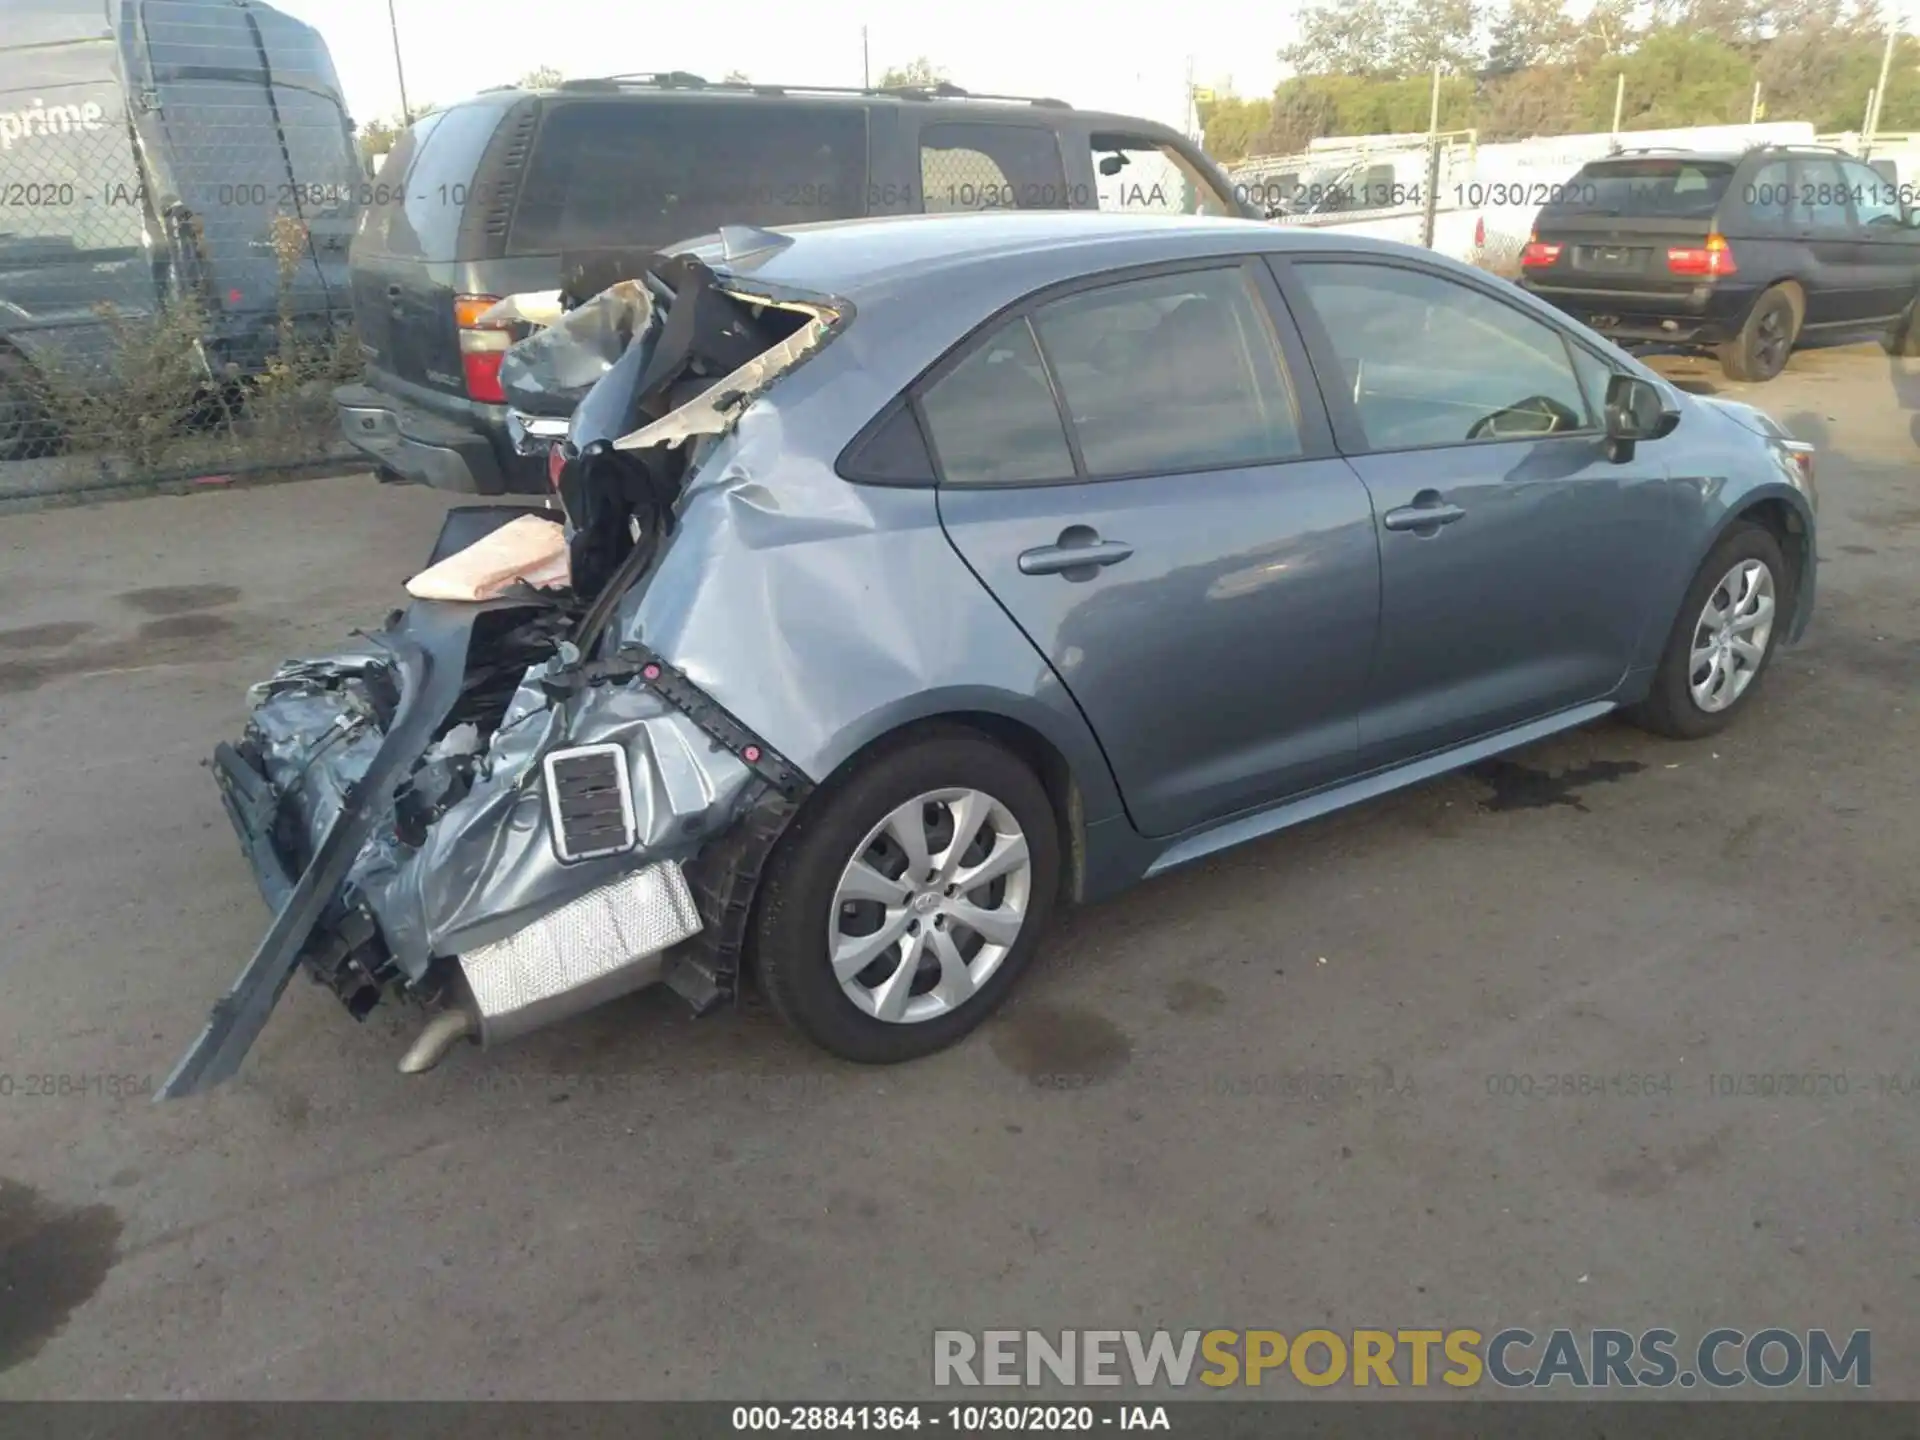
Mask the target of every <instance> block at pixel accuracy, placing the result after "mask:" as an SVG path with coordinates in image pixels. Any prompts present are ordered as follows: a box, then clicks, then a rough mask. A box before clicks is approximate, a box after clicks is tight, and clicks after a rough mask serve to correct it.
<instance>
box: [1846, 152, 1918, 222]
mask: <svg viewBox="0 0 1920 1440" xmlns="http://www.w3.org/2000/svg"><path fill="white" fill-rule="evenodd" d="M1840 169H1841V172H1842V173H1843V174H1844V175H1845V176H1846V179H1847V189H1848V190H1849V191H1851V192H1852V197H1851V198H1852V200H1853V213H1854V214H1856V215H1858V216H1859V217H1860V223H1861V224H1862V225H1879V226H1882V227H1888V226H1894V227H1897V226H1899V225H1900V224H1901V223H1902V221H1903V219H1904V217H1903V216H1902V215H1901V213H1900V187H1899V186H1897V185H1889V184H1888V183H1887V181H1886V179H1885V177H1884V176H1882V175H1881V174H1880V172H1879V171H1878V170H1875V169H1873V168H1872V167H1871V166H1867V165H1862V164H1861V163H1860V162H1859V161H1858V160H1844V161H1842V162H1841V164H1840Z"/></svg>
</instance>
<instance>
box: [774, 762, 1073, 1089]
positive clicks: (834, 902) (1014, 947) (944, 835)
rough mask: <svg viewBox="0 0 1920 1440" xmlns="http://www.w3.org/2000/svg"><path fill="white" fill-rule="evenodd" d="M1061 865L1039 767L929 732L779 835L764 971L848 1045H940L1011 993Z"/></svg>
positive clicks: (891, 1055) (823, 1029) (784, 1000)
mask: <svg viewBox="0 0 1920 1440" xmlns="http://www.w3.org/2000/svg"><path fill="white" fill-rule="evenodd" d="M1059 879H1060V842H1059V829H1058V825H1057V824H1056V822H1055V819H1054V813H1053V806H1052V804H1051V802H1050V801H1049V800H1048V798H1047V794H1046V791H1045V789H1044V788H1043V787H1042V786H1041V784H1040V782H1039V781H1038V780H1037V779H1036V778H1035V776H1034V775H1033V772H1032V771H1031V770H1029V769H1028V768H1027V767H1026V766H1025V765H1024V764H1023V763H1022V762H1021V761H1020V760H1019V759H1017V758H1016V757H1015V756H1014V755H1012V754H1011V753H1009V752H1008V751H1006V750H1005V749H1003V748H1001V747H1000V746H999V745H997V744H995V743H994V742H993V741H991V740H989V739H987V738H986V737H985V736H983V735H979V734H977V733H976V732H974V731H971V730H967V729H964V728H960V727H952V728H947V727H942V728H940V729H938V730H933V731H929V732H926V733H924V734H922V735H921V736H919V737H917V738H915V739H912V740H910V741H908V742H906V743H905V744H902V745H899V746H897V747H895V748H891V749H888V750H885V751H882V752H881V753H880V754H878V755H876V756H874V757H872V758H871V759H869V760H868V761H866V762H864V763H862V764H860V766H859V768H858V769H857V770H856V771H855V772H854V773H853V774H852V775H851V776H849V777H847V778H846V779H845V780H844V781H836V782H833V783H832V784H831V787H830V788H829V789H828V790H827V791H825V792H824V793H822V794H819V795H816V797H815V800H814V804H813V805H812V806H810V807H809V808H808V810H807V811H806V812H805V813H803V814H802V815H801V816H800V817H799V818H798V819H797V820H796V821H795V822H794V824H793V828H792V829H791V830H790V831H789V832H788V833H787V835H786V836H785V837H784V838H783V839H782V841H781V845H780V848H779V850H778V852H777V853H776V854H775V856H774V858H773V860H772V862H771V863H770V864H769V866H768V870H767V875H766V878H765V880H764V881H763V883H762V888H761V895H760V899H759V904H758V908H757V912H756V919H755V926H754V945H753V950H754V959H755V962H756V964H757V967H758V973H759V978H760V984H761V987H762V989H763V990H764V991H765V992H766V994H767V996H768V998H769V999H770V1000H771V1001H772V1002H773V1005H774V1008H775V1009H777V1010H778V1011H779V1012H780V1014H781V1015H782V1016H783V1017H784V1018H785V1019H786V1020H787V1021H788V1022H789V1023H790V1024H792V1025H793V1026H794V1027H795V1028H796V1029H798V1030H799V1031H800V1032H801V1033H802V1034H804V1035H806V1036H807V1037H808V1038H809V1039H811V1040H813V1041H814V1042H815V1043H816V1044H818V1045H820V1046H822V1047H823V1048H825V1049H827V1050H829V1051H831V1052H832V1053H833V1054H835V1055H838V1056H841V1057H842V1058H844V1059H847V1060H855V1061H859V1062H861V1063H864V1064H892V1063H895V1062H898V1061H903V1060H913V1059H917V1058H919V1057H921V1056H923V1055H930V1054H932V1053H933V1052H934V1051H936V1050H940V1049H943V1048H945V1047H946V1046H948V1045H951V1044H953V1043H954V1042H955V1041H957V1040H959V1039H960V1038H961V1037H962V1036H964V1035H966V1034H967V1033H968V1032H969V1031H971V1030H972V1029H973V1028H974V1027H975V1026H976V1025H978V1024H979V1023H980V1022H981V1021H982V1020H984V1019H986V1017H987V1016H988V1015H989V1014H991V1013H992V1012H993V1010H994V1008H995V1007H996V1006H998V1005H999V1004H1000V1002H1001V1001H1002V1000H1003V999H1005V997H1006V995H1007V992H1008V991H1009V990H1010V989H1011V988H1012V986H1013V984H1014V981H1015V980H1016V979H1017V978H1018V977H1019V974H1020V972H1021V971H1022V970H1023V969H1024V968H1025V967H1026V965H1027V964H1028V962H1029V961H1030V960H1031V959H1032V957H1033V953H1034V950H1035V949H1036V948H1037V946H1038V945H1039V943H1040V939H1041V935H1042V933H1043V932H1044V931H1045V929H1046V927H1047V923H1048V921H1049V919H1050V917H1051V914H1052V909H1053V901H1054V897H1055V893H1056V891H1057V889H1058V886H1059Z"/></svg>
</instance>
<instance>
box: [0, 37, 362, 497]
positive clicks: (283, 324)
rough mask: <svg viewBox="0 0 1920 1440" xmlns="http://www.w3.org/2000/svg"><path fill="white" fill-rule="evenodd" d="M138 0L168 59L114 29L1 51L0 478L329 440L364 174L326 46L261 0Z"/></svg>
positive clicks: (44, 482)
mask: <svg viewBox="0 0 1920 1440" xmlns="http://www.w3.org/2000/svg"><path fill="white" fill-rule="evenodd" d="M145 10H146V22H145V23H146V35H145V42H146V47H147V50H148V52H149V54H150V57H151V60H152V72H151V73H152V74H153V75H159V76H162V77H168V76H176V77H185V78H163V79H162V80H161V81H160V82H159V83H157V84H148V83H146V80H145V77H143V75H142V74H141V72H140V71H139V70H138V69H137V68H133V67H129V66H128V65H127V64H126V63H125V55H126V51H125V49H124V48H123V47H122V46H121V44H120V43H119V41H118V40H116V39H115V38H113V37H112V36H111V35H110V34H108V35H102V36H96V37H94V39H92V40H91V41H81V42H75V43H71V44H67V45H64V46H61V47H58V48H57V49H53V50H50V51H49V54H50V55H52V56H53V57H54V59H53V60H50V61H49V62H48V63H46V64H45V65H43V67H42V71H41V72H40V73H36V74H34V75H32V76H31V77H30V78H31V85H30V88H22V86H21V85H20V83H19V82H20V81H21V80H22V79H25V78H29V77H25V76H22V75H21V74H19V73H18V72H17V71H15V70H13V69H10V68H8V67H9V66H10V65H13V64H17V63H18V62H17V61H14V60H9V58H8V57H7V56H6V55H5V54H4V53H3V52H0V462H27V463H26V464H25V465H17V464H5V463H0V498H8V497H10V496H14V495H17V494H20V493H22V492H34V491H37V492H57V491H61V490H86V489H92V488H98V487H100V486H101V485H103V484H113V483H118V484H127V483H135V484H137V483H140V482H143V481H152V480H159V479H166V478H171V477H172V476H175V475H184V474H191V473H198V474H205V473H208V472H210V471H229V472H231V471H236V470H251V469H270V468H280V467H289V466H300V465H303V464H307V463H311V462H313V461H314V460H316V459H320V458H324V457H327V456H329V455H330V454H332V453H334V452H335V451H336V450H337V449H338V448H339V447H338V443H337V442H338V432H337V427H336V424H335V420H334V415H333V406H332V401H331V390H332V387H333V386H334V385H335V384H337V383H340V382H341V381H343V380H346V379H349V378H351V377H352V376H353V374H354V373H355V371H356V370H357V368H358V365H359V348H358V345H357V343H356V342H355V340H354V337H353V334H352V327H351V309H350V300H349V295H348V288H347V267H346V259H347V246H348V242H349V239H350V237H351V235H352V233H353V228H354V225H355V223H356V222H357V219H358V213H359V205H360V199H361V193H360V192H361V191H362V190H363V189H364V188H365V175H364V172H363V171H362V170H361V169H360V166H359V162H358V160H357V158H356V153H355V150H354V146H353V138H352V132H351V129H350V127H349V125H348V122H347V120H346V116H345V113H344V110H343V108H342V106H341V104H340V102H339V98H338V92H337V87H334V86H333V84H332V69H331V64H330V62H328V61H327V60H326V57H325V51H324V47H321V46H319V42H318V39H317V36H313V35H312V32H311V31H308V30H306V27H304V26H298V25H295V24H294V23H293V22H291V21H289V20H287V18H286V17H284V16H279V15H277V14H275V13H274V12H270V11H265V10H264V9H261V10H248V9H242V8H239V7H232V8H225V9H220V10H215V9H214V8H213V7H207V6H200V5H192V4H185V3H183V4H178V5H173V6H168V5H164V4H161V3H159V0H149V3H148V5H147V6H146V7H145ZM170 12H171V14H172V18H171V19H169V13H170ZM305 37H311V40H310V46H309V48H308V49H307V50H305V51H303V50H302V48H301V45H302V41H303V39H304V38H305ZM29 38H32V37H29ZM316 55H317V60H316ZM322 67H324V68H322Z"/></svg>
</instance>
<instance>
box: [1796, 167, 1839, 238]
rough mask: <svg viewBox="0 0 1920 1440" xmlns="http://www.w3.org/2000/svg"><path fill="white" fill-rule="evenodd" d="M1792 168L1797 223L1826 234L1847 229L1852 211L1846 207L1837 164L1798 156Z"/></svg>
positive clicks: (1837, 232)
mask: <svg viewBox="0 0 1920 1440" xmlns="http://www.w3.org/2000/svg"><path fill="white" fill-rule="evenodd" d="M1795 172H1796V173H1795V178H1796V184H1795V187H1794V196H1793V198H1794V201H1795V202H1796V204H1798V206H1799V209H1800V216H1799V218H1800V223H1801V224H1803V225H1808V226H1811V227H1812V228H1813V229H1815V230H1819V231H1824V232H1826V233H1829V234H1846V233H1848V232H1850V231H1851V230H1852V229H1853V214H1852V212H1851V211H1849V210H1848V209H1847V182H1846V179H1845V178H1844V177H1843V176H1842V175H1841V174H1840V167H1839V166H1838V165H1836V164H1834V163H1833V161H1831V160H1800V161H1797V162H1796V163H1795Z"/></svg>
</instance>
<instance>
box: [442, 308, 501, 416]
mask: <svg viewBox="0 0 1920 1440" xmlns="http://www.w3.org/2000/svg"><path fill="white" fill-rule="evenodd" d="M499 303H500V297H499V296H497V295H456V296H454V297H453V323H454V324H455V325H457V326H458V327H459V330H460V371H461V373H462V374H463V375H464V376H465V377H466V381H467V397H468V398H469V399H472V400H479V401H482V402H484V403H486V404H489V405H504V404H505V403H506V400H507V392H506V391H505V390H503V389H501V388H500V362H501V361H502V360H505V359H506V358H507V347H508V346H509V345H511V344H513V332H512V330H511V328H510V327H508V326H506V325H501V324H492V325H483V324H481V323H480V317H481V316H482V315H484V314H486V312H487V311H488V310H490V309H492V308H493V307H494V306H495V305H498V304H499Z"/></svg>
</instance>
